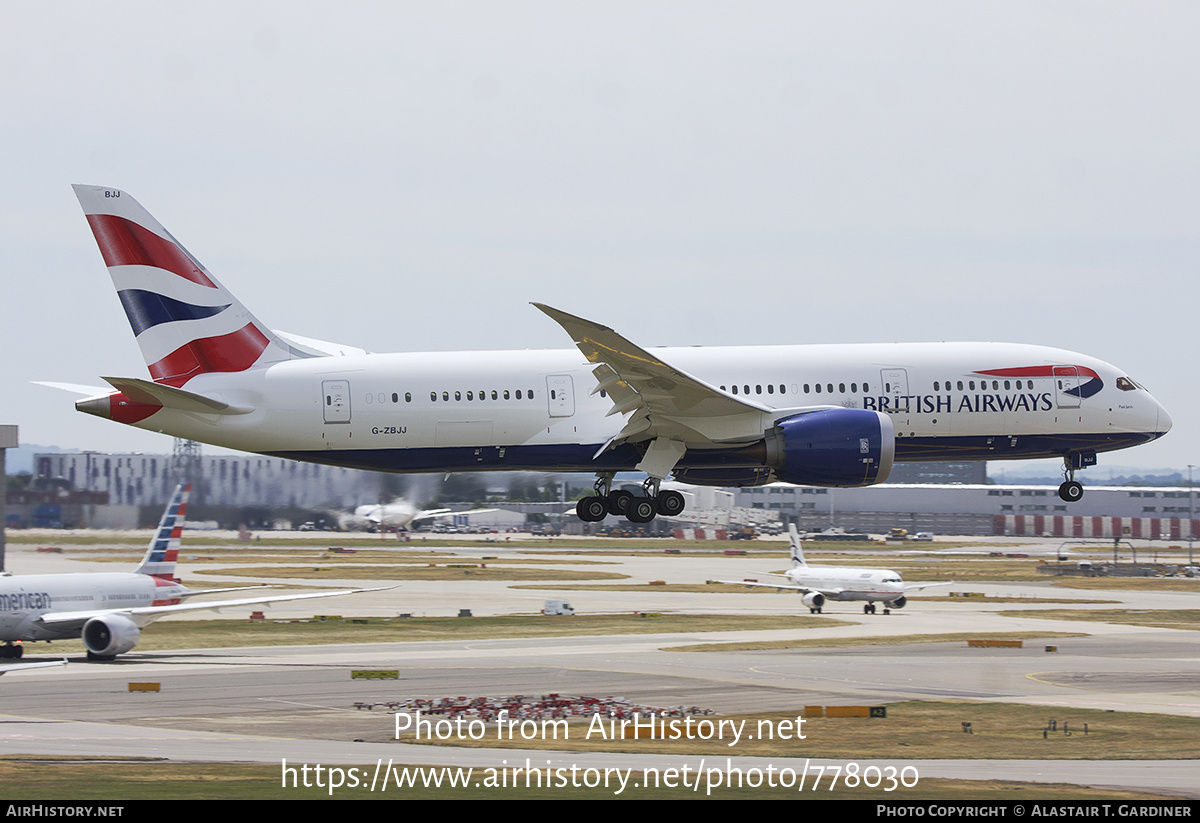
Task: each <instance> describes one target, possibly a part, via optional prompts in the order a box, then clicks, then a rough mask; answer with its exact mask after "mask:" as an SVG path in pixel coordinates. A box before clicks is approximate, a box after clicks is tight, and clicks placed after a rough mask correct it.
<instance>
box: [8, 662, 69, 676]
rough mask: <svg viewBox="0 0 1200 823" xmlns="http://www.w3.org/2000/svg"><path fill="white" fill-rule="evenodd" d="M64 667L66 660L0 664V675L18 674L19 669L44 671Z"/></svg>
mask: <svg viewBox="0 0 1200 823" xmlns="http://www.w3.org/2000/svg"><path fill="white" fill-rule="evenodd" d="M65 665H67V660H66V658H63V659H62V660H47V661H44V662H40V663H0V674H8V673H9V672H19V671H21V669H46V668H49V667H51V666H65Z"/></svg>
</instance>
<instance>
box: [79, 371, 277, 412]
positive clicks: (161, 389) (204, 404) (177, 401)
mask: <svg viewBox="0 0 1200 823" xmlns="http://www.w3.org/2000/svg"><path fill="white" fill-rule="evenodd" d="M103 379H104V380H105V381H106V382H107V383H108V384H109V385H110V386H112V387H113V388H114V389H116V390H117V391H119V392H121V393H122V394H124V395H125V396H126V397H128V398H129V399H130V400H132V401H133V402H135V403H146V404H150V405H157V406H162V407H164V408H169V409H175V410H176V411H185V412H198V413H200V414H249V413H250V412H252V411H254V407H253V406H235V405H233V404H232V403H226V402H224V401H222V400H214V399H212V398H211V397H205V396H204V395H202V394H196V393H195V392H190V391H187V390H186V389H177V388H175V387H174V386H164V385H163V384H162V383H152V382H150V381H149V380H141V379H139V378H136V377H105V378H103Z"/></svg>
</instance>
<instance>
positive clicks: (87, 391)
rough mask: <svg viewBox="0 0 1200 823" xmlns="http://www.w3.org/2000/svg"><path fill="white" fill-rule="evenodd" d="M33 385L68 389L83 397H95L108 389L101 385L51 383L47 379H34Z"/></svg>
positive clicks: (106, 392)
mask: <svg viewBox="0 0 1200 823" xmlns="http://www.w3.org/2000/svg"><path fill="white" fill-rule="evenodd" d="M32 383H33V385H35V386H47V387H49V388H51V389H60V390H62V391H69V392H70V393H71V394H80V395H83V396H84V397H95V396H96V395H98V394H108V389H106V388H104V387H103V386H85V385H83V384H82V383H52V382H50V381H48V380H34V381H32Z"/></svg>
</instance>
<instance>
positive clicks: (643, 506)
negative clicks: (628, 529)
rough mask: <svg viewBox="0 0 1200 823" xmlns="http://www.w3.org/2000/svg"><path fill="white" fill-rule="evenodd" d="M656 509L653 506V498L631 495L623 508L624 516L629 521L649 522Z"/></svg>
mask: <svg viewBox="0 0 1200 823" xmlns="http://www.w3.org/2000/svg"><path fill="white" fill-rule="evenodd" d="M656 514H658V511H657V510H656V509H655V508H654V500H653V499H652V498H650V497H632V498H631V499H630V501H629V505H628V506H627V507H626V509H625V517H627V518H628V519H629V522H630V523H649V522H650V521H651V520H653V519H654V515H656Z"/></svg>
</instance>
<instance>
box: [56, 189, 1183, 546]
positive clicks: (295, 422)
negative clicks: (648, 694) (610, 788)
mask: <svg viewBox="0 0 1200 823" xmlns="http://www.w3.org/2000/svg"><path fill="white" fill-rule="evenodd" d="M75 192H76V195H77V196H78V198H79V202H80V204H81V205H82V206H83V210H84V213H85V214H86V215H87V219H88V223H89V224H90V226H91V229H92V232H93V234H94V235H95V237H96V241H97V243H98V244H99V247H100V253H101V255H102V256H103V258H104V262H105V264H106V265H107V266H108V270H109V273H110V275H111V276H112V280H113V283H114V285H115V286H116V289H117V293H118V296H119V297H120V300H121V305H122V306H123V307H124V309H125V314H126V317H127V318H128V320H129V323H130V325H131V326H132V328H133V331H134V334H135V335H136V337H137V341H138V344H139V345H140V347H141V350H142V354H143V356H144V358H145V361H146V365H147V367H148V368H149V372H150V378H151V379H149V380H146V379H142V378H134V377H106V378H104V379H105V380H106V381H107V382H108V384H109V386H110V387H111V388H108V387H105V388H94V387H92V388H88V387H79V386H76V385H70V384H50V385H57V386H60V387H62V388H67V389H70V390H73V391H77V392H78V393H81V394H86V395H89V396H87V397H85V398H84V399H82V400H79V401H78V402H77V403H76V407H77V408H78V409H79V410H80V411H83V412H86V413H88V414H93V415H97V416H100V417H104V418H108V419H111V420H115V421H118V422H121V423H125V424H127V425H131V426H136V427H138V428H142V429H148V430H151V431H157V432H162V433H166V434H170V435H172V436H175V437H183V438H188V439H191V440H198V441H201V442H204V443H210V444H213V445H217V446H223V447H228V448H233V449H240V450H243V451H249V452H257V453H260V454H267V455H274V456H280V457H288V458H293V459H297V460H307V461H311V462H316V463H327V464H331V465H337V466H349V467H354V468H361V469H374V470H378V471H390V472H461V471H489V470H507V471H511V470H536V471H554V472H579V471H587V472H595V473H596V475H597V480H596V484H595V494H594V495H591V496H588V497H584V498H583V499H582V500H580V501H579V503H578V506H577V507H576V511H577V513H578V515H579V516H580V517H581V518H582V519H583V520H585V521H597V520H601V519H603V518H604V517H605V516H606V515H607V514H623V515H625V516H626V517H628V518H629V519H630V520H633V521H635V522H646V521H649V520H651V519H653V518H654V517H655V515H656V514H663V515H677V514H679V512H680V511H682V509H683V508H684V499H683V496H682V495H681V494H680V493H679V492H677V491H673V490H669V489H661V490H660V484H661V482H662V481H663V480H664V479H665V478H667V477H668V476H673V477H674V478H675V479H676V480H678V481H680V482H683V483H693V484H702V485H718V486H739V485H760V484H764V483H769V482H774V481H783V482H787V483H794V484H797V485H811V486H864V485H870V484H874V483H881V482H883V481H885V480H886V479H887V476H888V473H889V471H890V470H891V467H892V464H893V462H894V461H897V460H898V461H926V460H951V459H953V460H1014V459H1025V458H1045V457H1059V458H1061V459H1062V460H1063V461H1064V482H1063V484H1062V486H1061V487H1060V492H1059V493H1060V496H1061V497H1062V498H1063V499H1064V500H1067V501H1073V500H1078V499H1079V497H1080V496H1082V494H1083V487H1082V486H1081V484H1079V483H1078V482H1076V481H1075V477H1074V475H1075V471H1076V469H1079V468H1083V467H1086V466H1089V465H1092V464H1094V463H1095V462H1096V455H1097V454H1098V453H1099V452H1104V451H1111V450H1114V449H1123V448H1127V447H1129V446H1135V445H1138V444H1140V443H1145V442H1148V441H1151V440H1154V439H1155V438H1157V437H1160V436H1162V435H1163V434H1164V433H1166V432H1167V430H1168V429H1170V427H1171V421H1170V418H1169V417H1168V416H1167V413H1166V412H1165V411H1164V410H1163V408H1162V407H1161V406H1160V405H1159V403H1158V402H1157V401H1156V400H1155V399H1154V397H1153V396H1151V394H1150V393H1149V392H1148V391H1146V390H1145V389H1144V388H1143V387H1142V386H1140V385H1139V384H1138V383H1136V382H1134V381H1133V380H1132V379H1131V378H1130V377H1128V376H1127V375H1126V374H1125V372H1123V371H1121V370H1120V369H1118V368H1116V367H1115V366H1112V365H1110V364H1108V363H1105V362H1103V361H1101V360H1097V359H1095V358H1093V357H1088V356H1086V355H1083V354H1077V353H1075V352H1070V351H1065V350H1062V349H1053V348H1046V347H1043V346H1032V345H1019V344H1009V343H932V344H930V343H925V344H907V343H896V344H878V345H876V344H854V345H810V346H757V347H721V348H703V347H692V348H661V349H654V350H653V351H647V350H646V349H643V348H641V347H639V346H637V345H635V344H634V343H632V342H631V341H629V340H627V339H626V338H625V337H623V336H621V335H620V334H618V333H617V332H615V331H613V330H612V329H610V328H608V327H606V326H603V325H600V324H599V323H594V322H592V321H589V320H585V319H583V318H581V317H576V316H574V315H571V314H567V313H566V312H563V311H559V310H558V309H554V308H551V307H549V306H544V305H540V304H535V305H537V308H538V309H540V310H541V311H542V312H544V313H545V314H546V315H547V316H549V317H550V318H551V319H553V320H554V321H555V322H557V323H558V324H559V325H561V326H562V327H563V329H564V330H565V331H566V333H567V334H568V335H569V336H570V338H571V340H572V341H573V342H574V344H575V346H576V349H564V350H558V351H488V352H430V353H416V352H414V353H399V354H373V353H368V352H365V351H363V350H362V349H356V348H353V347H349V346H342V345H337V344H332V343H324V342H321V341H317V340H312V339H309V338H302V337H296V336H294V335H289V334H285V333H283V332H277V331H272V330H271V329H270V328H268V327H267V326H266V325H264V324H263V323H262V322H261V321H259V320H258V319H257V318H256V317H255V316H254V315H253V314H251V313H250V312H249V311H248V310H247V309H246V307H245V306H243V305H242V304H241V303H240V302H239V301H238V300H237V298H235V297H234V296H233V295H232V294H231V293H230V292H229V291H228V290H227V289H226V288H225V287H224V286H223V285H222V284H221V283H220V282H219V281H218V280H217V279H216V278H215V277H214V276H213V275H212V274H211V273H210V272H208V271H207V270H206V269H205V268H204V266H202V265H201V264H200V263H199V261H198V260H197V259H196V258H195V257H193V256H192V255H191V254H190V253H189V252H188V251H187V250H186V249H185V248H184V247H183V246H182V245H181V244H180V243H179V242H178V241H177V240H176V239H175V238H174V237H173V236H172V235H171V234H170V233H169V232H168V231H167V230H166V229H165V228H163V226H162V225H161V224H160V223H159V222H158V221H157V220H155V219H154V218H153V217H152V216H151V215H150V214H149V213H148V212H147V211H146V210H145V209H144V208H142V206H141V205H140V204H139V203H138V202H137V201H136V200H134V199H133V198H132V197H130V196H129V195H128V194H126V193H125V192H122V191H120V190H118V189H112V188H105V187H100V186H76V187H75ZM776 322H780V323H786V322H789V319H788V316H787V314H786V311H785V310H783V309H780V310H779V311H778V314H777V320H776ZM581 354H582V357H581ZM114 389H115V391H114ZM631 470H636V471H639V472H644V473H645V474H646V475H647V479H646V481H645V483H644V493H643V494H642V495H634V494H632V493H630V492H628V491H625V490H614V489H613V488H612V480H613V476H614V474H615V473H616V472H620V471H631Z"/></svg>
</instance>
